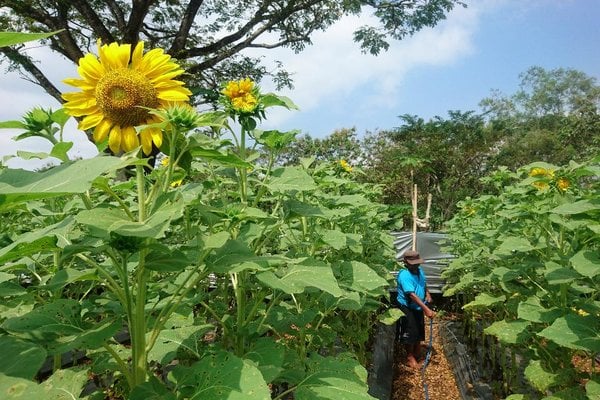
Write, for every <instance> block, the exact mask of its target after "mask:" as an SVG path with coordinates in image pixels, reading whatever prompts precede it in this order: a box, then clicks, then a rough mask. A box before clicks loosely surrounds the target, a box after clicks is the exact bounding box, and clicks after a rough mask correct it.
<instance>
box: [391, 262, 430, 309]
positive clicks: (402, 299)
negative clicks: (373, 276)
mask: <svg viewBox="0 0 600 400" xmlns="http://www.w3.org/2000/svg"><path fill="white" fill-rule="evenodd" d="M397 281H398V303H400V304H402V305H403V306H407V307H408V308H412V309H414V310H420V309H421V307H420V306H419V305H418V304H417V303H415V302H414V301H412V300H411V299H410V297H409V294H410V293H414V294H416V295H417V297H418V298H420V299H421V300H423V302H425V285H426V284H427V283H426V281H425V274H424V273H423V271H422V270H421V268H419V269H418V272H417V273H416V274H413V273H411V272H410V271H409V270H408V269H403V270H401V271H400V272H399V273H398V278H397Z"/></svg>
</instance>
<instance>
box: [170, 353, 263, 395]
mask: <svg viewBox="0 0 600 400" xmlns="http://www.w3.org/2000/svg"><path fill="white" fill-rule="evenodd" d="M171 378H172V379H173V380H174V381H175V390H176V391H177V392H179V393H180V394H181V395H182V397H183V398H197V399H211V400H266V399H270V398H271V394H270V392H269V388H268V386H267V384H266V382H265V380H264V378H263V376H262V374H261V372H260V370H259V369H258V368H257V367H256V366H255V365H254V362H252V361H249V360H242V359H241V358H238V357H236V356H235V355H233V354H231V353H227V352H224V351H219V352H217V353H216V354H214V355H211V356H208V357H205V358H203V359H202V360H200V361H198V362H197V363H195V364H193V365H192V366H191V367H188V368H186V367H176V368H175V369H174V370H173V371H172V372H171Z"/></svg>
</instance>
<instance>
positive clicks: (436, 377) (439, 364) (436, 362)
mask: <svg viewBox="0 0 600 400" xmlns="http://www.w3.org/2000/svg"><path fill="white" fill-rule="evenodd" d="M439 322H440V321H436V320H434V323H433V344H432V349H431V357H430V360H429V363H428V364H427V366H426V368H425V383H426V384H427V393H428V395H429V400H460V398H461V397H460V393H459V391H458V388H457V386H456V380H455V379H454V373H453V372H452V367H451V365H450V364H449V362H448V360H447V359H446V356H445V355H444V350H443V348H442V341H441V338H440V335H439V334H438V328H439ZM426 324H427V328H426V329H425V341H424V342H423V351H422V357H421V360H420V365H421V366H422V365H423V362H424V360H425V355H426V353H427V346H428V344H429V325H428V324H429V322H428V320H427V321H426ZM425 398H426V397H425V390H424V385H423V374H422V368H419V369H413V368H410V367H408V366H407V365H406V352H405V351H404V348H403V346H402V345H399V344H398V345H396V349H395V361H394V381H393V385H392V397H391V400H423V399H425Z"/></svg>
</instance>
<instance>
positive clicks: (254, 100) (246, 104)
mask: <svg viewBox="0 0 600 400" xmlns="http://www.w3.org/2000/svg"><path fill="white" fill-rule="evenodd" d="M221 93H223V95H224V96H225V97H226V98H227V99H228V100H229V102H230V103H231V107H232V108H233V109H234V110H235V111H238V112H242V113H248V114H249V113H252V112H253V111H254V110H256V107H257V106H258V89H257V88H256V86H255V84H254V82H253V81H252V80H251V79H250V78H244V79H241V80H239V81H230V82H228V83H227V85H225V88H224V89H223V91H222V92H221Z"/></svg>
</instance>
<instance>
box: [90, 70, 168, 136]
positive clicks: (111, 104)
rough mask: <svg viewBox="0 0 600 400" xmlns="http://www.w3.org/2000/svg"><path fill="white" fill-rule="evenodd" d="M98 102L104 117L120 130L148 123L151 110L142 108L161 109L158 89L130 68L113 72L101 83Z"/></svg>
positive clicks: (99, 83) (97, 90) (103, 78)
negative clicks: (118, 126) (157, 95)
mask: <svg viewBox="0 0 600 400" xmlns="http://www.w3.org/2000/svg"><path fill="white" fill-rule="evenodd" d="M96 102H97V104H98V106H99V107H100V108H101V109H102V112H103V113H104V115H105V116H107V117H108V118H109V119H110V120H111V121H113V122H114V123H116V124H118V125H120V126H136V125H140V124H142V123H144V122H146V120H147V119H148V110H146V109H145V108H142V107H147V108H156V107H157V106H158V105H159V101H158V98H157V97H156V89H155V88H154V86H152V83H151V82H150V81H149V80H148V78H146V77H145V76H144V75H142V74H141V73H139V72H137V71H132V70H130V69H127V68H121V69H117V70H113V71H110V72H108V73H107V74H106V75H104V76H103V77H102V78H101V79H100V81H99V82H98V85H97V86H96Z"/></svg>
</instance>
